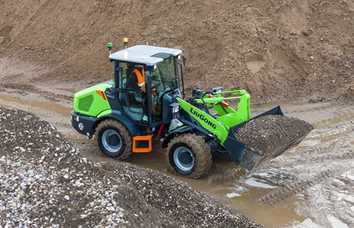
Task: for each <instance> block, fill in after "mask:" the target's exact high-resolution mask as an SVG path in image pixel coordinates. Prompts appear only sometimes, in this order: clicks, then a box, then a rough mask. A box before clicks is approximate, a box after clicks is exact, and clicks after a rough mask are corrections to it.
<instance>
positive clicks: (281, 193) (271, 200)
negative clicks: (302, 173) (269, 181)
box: [258, 156, 354, 205]
mask: <svg viewBox="0 0 354 228" xmlns="http://www.w3.org/2000/svg"><path fill="white" fill-rule="evenodd" d="M353 157H354V156H353ZM340 171H343V170H342V169H327V170H325V171H321V172H320V173H319V174H317V175H315V176H313V177H312V178H309V179H307V180H300V181H296V182H294V183H289V184H286V185H284V186H283V187H279V188H276V189H274V190H272V191H271V192H269V193H268V194H266V195H265V196H263V197H261V198H260V199H258V201H260V202H262V203H264V204H269V205H274V204H276V203H279V202H280V201H283V200H286V199H288V198H290V197H291V196H293V195H295V194H297V193H300V192H303V191H305V190H306V189H308V188H310V187H312V186H314V185H316V184H319V183H321V182H323V181H325V180H327V179H328V178H330V177H333V176H335V175H336V174H337V173H339V172H340Z"/></svg>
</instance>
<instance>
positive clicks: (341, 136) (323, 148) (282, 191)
mask: <svg viewBox="0 0 354 228" xmlns="http://www.w3.org/2000/svg"><path fill="white" fill-rule="evenodd" d="M348 113H350V112H347V113H346V114H348ZM352 133H354V123H353V122H352V121H350V122H346V123H342V124H339V125H336V126H334V127H331V128H327V129H316V130H315V132H313V133H311V135H310V136H309V137H308V138H307V139H306V140H305V141H304V143H305V144H306V141H311V140H316V139H317V142H316V145H310V146H303V148H302V149H299V148H296V149H294V150H293V151H291V153H289V155H288V156H286V157H283V158H280V159H279V160H278V161H277V162H275V164H271V165H270V167H268V168H267V167H266V170H267V169H269V168H271V167H274V168H275V169H281V168H282V167H290V168H288V169H286V170H288V171H289V172H291V173H294V175H296V173H298V175H299V174H300V175H301V172H308V173H311V172H316V169H324V170H323V171H320V172H319V173H317V174H315V175H313V176H311V177H309V178H300V179H298V180H295V181H293V182H285V183H283V184H282V186H281V187H278V188H276V189H274V190H272V191H270V192H269V193H267V194H266V195H264V196H262V197H261V198H259V199H258V201H259V202H262V203H264V204H269V205H274V204H276V203H279V202H281V201H283V200H286V199H288V198H290V197H291V196H293V195H295V194H297V193H302V192H304V191H305V190H307V189H308V188H310V187H312V186H314V185H317V184H320V183H322V182H324V181H326V180H327V179H329V178H332V177H336V178H337V177H338V176H339V175H340V174H341V173H343V172H345V170H346V169H348V168H350V167H347V166H345V165H339V164H341V163H343V162H344V161H345V162H351V160H353V159H354V150H353V145H352V144H351V140H352V139H353V136H354V134H353V135H352ZM297 150H300V151H297ZM299 152H301V153H302V156H299V154H298V153H299ZM316 167H317V168H316ZM313 169H315V170H313Z"/></svg>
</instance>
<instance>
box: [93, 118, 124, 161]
mask: <svg viewBox="0 0 354 228" xmlns="http://www.w3.org/2000/svg"><path fill="white" fill-rule="evenodd" d="M96 138H97V142H98V146H99V147H100V150H101V151H102V152H103V153H104V154H105V155H107V156H108V157H111V158H117V159H119V160H126V159H127V158H129V156H130V155H131V139H130V135H129V132H128V130H127V129H126V128H125V127H124V126H123V125H121V124H120V123H118V122H117V121H114V120H105V121H103V122H101V123H100V124H99V125H98V126H97V128H96Z"/></svg>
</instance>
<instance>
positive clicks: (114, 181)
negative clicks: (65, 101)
mask: <svg viewBox="0 0 354 228" xmlns="http://www.w3.org/2000/svg"><path fill="white" fill-rule="evenodd" d="M0 137H1V139H2V143H1V145H0V188H1V192H0V226H5V227H6V226H10V227H12V226H50V225H55V224H60V225H63V226H79V225H83V226H117V225H118V226H126V227H180V226H184V227H195V226H203V227H218V226H220V227H258V226H257V225H256V224H253V223H251V222H250V221H249V220H248V219H247V218H245V217H244V216H241V215H238V214H236V215H234V214H231V212H230V211H229V210H228V209H226V208H223V207H222V206H220V205H219V204H218V203H217V202H215V201H214V200H212V199H210V198H209V197H207V196H206V195H205V194H201V193H198V192H194V191H193V190H191V189H190V188H189V187H187V186H186V185H183V184H181V183H178V182H176V181H175V180H174V179H173V178H171V177H167V176H165V175H163V174H160V173H158V172H155V171H151V170H145V169H141V168H137V167H134V166H131V165H129V164H125V163H119V164H120V165H119V166H117V163H116V164H115V165H114V166H110V165H105V166H104V167H102V165H100V164H97V163H93V162H91V161H89V160H87V159H85V158H84V159H82V158H80V155H79V153H78V151H77V150H76V149H75V148H74V147H73V146H72V145H71V144H70V143H68V142H66V141H65V140H64V139H63V137H62V136H61V134H60V133H58V132H57V130H56V129H55V128H53V127H52V126H51V125H50V124H48V123H47V122H44V121H41V120H39V119H38V118H37V117H35V116H33V115H31V114H29V113H26V112H22V111H16V110H8V109H5V108H0ZM113 167H114V168H113ZM117 167H118V168H117Z"/></svg>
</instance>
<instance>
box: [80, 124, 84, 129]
mask: <svg viewBox="0 0 354 228" xmlns="http://www.w3.org/2000/svg"><path fill="white" fill-rule="evenodd" d="M79 129H80V131H83V130H84V124H83V123H79Z"/></svg>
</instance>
